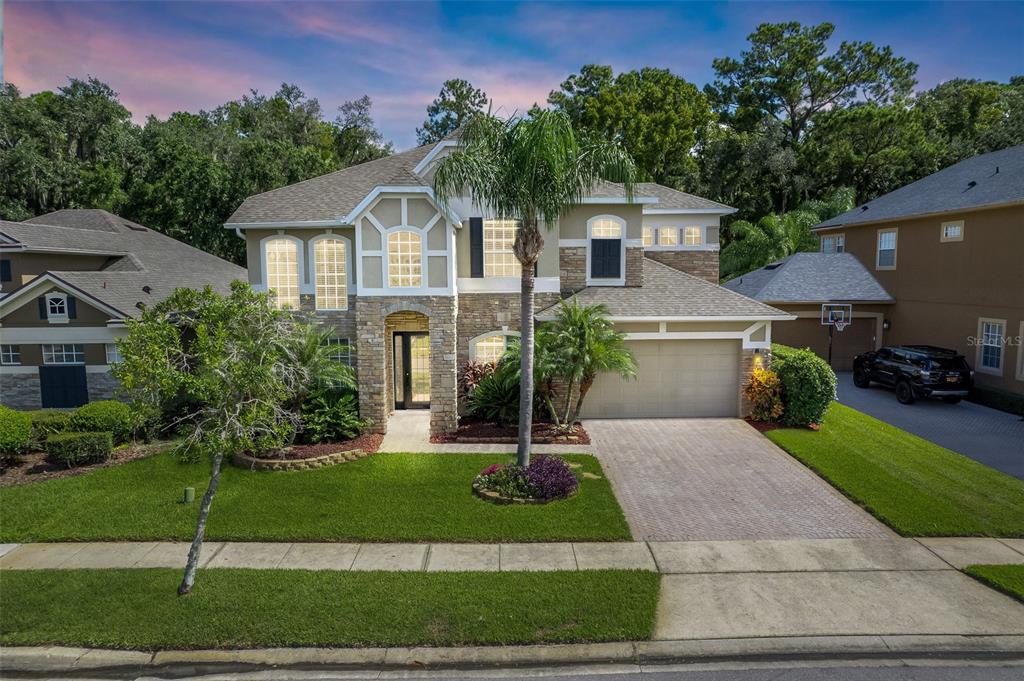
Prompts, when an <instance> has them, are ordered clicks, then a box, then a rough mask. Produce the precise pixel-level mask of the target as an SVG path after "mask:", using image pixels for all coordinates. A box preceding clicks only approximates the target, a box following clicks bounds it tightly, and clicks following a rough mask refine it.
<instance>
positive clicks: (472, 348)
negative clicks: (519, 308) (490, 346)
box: [469, 329, 519, 362]
mask: <svg viewBox="0 0 1024 681" xmlns="http://www.w3.org/2000/svg"><path fill="white" fill-rule="evenodd" d="M491 336H505V345H506V347H507V346H508V339H509V337H513V338H519V332H518V331H509V330H508V329H498V330H495V331H488V332H486V333H481V334H480V335H479V336H474V337H473V338H470V339H469V361H471V362H474V361H476V344H477V343H478V342H479V341H482V340H484V339H485V338H490V337H491Z"/></svg>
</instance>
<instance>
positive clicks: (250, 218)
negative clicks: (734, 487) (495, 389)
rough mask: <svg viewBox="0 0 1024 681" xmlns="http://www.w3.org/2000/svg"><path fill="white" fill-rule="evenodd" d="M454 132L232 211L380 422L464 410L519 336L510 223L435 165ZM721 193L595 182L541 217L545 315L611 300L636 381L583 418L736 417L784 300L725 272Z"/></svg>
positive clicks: (272, 279)
mask: <svg viewBox="0 0 1024 681" xmlns="http://www.w3.org/2000/svg"><path fill="white" fill-rule="evenodd" d="M456 145H457V142H456V141H454V140H445V141H442V142H439V143H437V144H432V145H426V146H422V147H418V148H416V149H412V150H410V151H406V152H403V153H399V154H395V155H393V156H390V157H387V158H383V159H379V160H376V161H370V162H368V163H363V164H361V165H357V166H353V167H350V168H345V169H344V170H340V171H337V172H334V173H331V174H328V175H324V176H321V177H317V178H313V179H310V180H306V181H304V182H299V183H297V184H294V185H290V186H287V187H282V188H280V189H276V190H273V191H270V192H266V193H263V194H258V195H255V196H251V197H249V198H248V199H246V200H245V201H244V202H243V203H242V205H241V206H240V207H239V208H238V210H237V211H236V212H235V213H234V214H233V215H232V216H231V217H230V219H229V220H228V222H227V224H226V227H227V228H229V229H233V230H235V231H236V232H237V233H238V235H239V236H241V237H243V238H244V239H245V240H246V245H247V251H248V268H249V280H250V282H251V283H252V285H253V286H254V287H256V288H258V289H261V290H269V291H272V292H273V293H274V296H275V300H276V302H277V304H278V305H281V306H286V305H287V306H290V307H292V308H294V309H297V310H301V311H302V312H304V313H307V314H308V315H310V316H311V317H312V318H314V319H316V320H317V321H318V322H319V323H321V324H324V325H327V326H329V327H330V328H332V329H333V330H334V334H335V338H336V340H337V343H338V344H339V346H344V347H346V348H347V351H345V352H346V355H345V357H343V359H346V360H347V361H350V362H352V364H353V365H354V366H355V367H356V370H357V374H358V380H359V398H360V409H361V412H362V414H363V415H364V416H367V417H370V418H372V419H373V420H374V423H375V428H376V429H377V430H379V431H382V432H383V431H386V429H387V421H388V416H389V414H390V413H391V412H392V410H394V409H408V408H417V407H419V408H424V407H429V409H430V413H431V417H430V421H431V429H432V431H433V432H444V431H450V430H452V429H454V428H455V427H456V425H457V422H458V387H457V381H458V377H459V372H460V370H461V369H462V367H463V366H465V364H466V363H467V362H468V361H470V360H494V359H496V358H498V357H500V355H501V354H502V353H503V352H504V350H505V347H506V344H507V343H508V339H509V338H511V337H515V336H517V335H518V334H519V313H520V300H519V287H520V266H519V263H518V262H517V261H516V259H515V256H514V255H513V253H512V243H513V240H514V238H515V230H516V223H515V222H513V221H510V220H506V219H502V216H496V215H488V214H487V213H486V211H484V210H481V209H480V208H478V207H475V206H473V205H472V204H471V203H470V202H469V201H468V200H463V201H454V202H451V203H450V204H449V206H448V208H447V209H445V208H442V207H441V205H440V204H439V203H438V202H437V201H436V200H435V198H434V195H433V191H432V189H431V179H432V173H433V170H434V168H435V167H436V163H437V161H438V160H439V159H441V158H443V156H444V155H445V154H447V153H449V151H450V150H451V149H452V148H454V147H455V146H456ZM732 210H733V209H731V208H729V207H728V206H723V205H721V204H718V203H715V202H713V201H708V200H706V199H702V198H699V197H696V196H692V195H689V194H685V193H683V192H678V191H675V190H672V189H669V188H667V187H661V186H658V185H651V184H641V185H639V186H638V187H637V188H636V192H635V195H634V196H633V197H632V200H628V199H627V197H626V196H625V193H624V192H623V190H622V187H620V186H618V185H615V184H611V183H600V184H599V185H598V186H596V187H594V189H593V191H592V192H591V194H590V195H589V196H588V197H587V198H586V199H585V200H584V201H583V203H582V204H581V205H579V206H578V207H577V208H575V209H574V210H572V211H571V212H569V213H568V214H567V215H565V216H563V217H562V218H561V219H560V220H559V221H558V224H555V225H549V226H547V228H546V231H545V234H544V238H545V244H544V248H543V251H542V253H541V256H540V261H539V262H538V265H537V283H536V295H537V305H536V309H537V310H539V311H540V312H539V313H538V319H540V320H543V319H544V318H546V317H547V316H550V310H546V308H551V306H553V305H554V304H556V303H557V301H558V300H560V299H561V298H563V297H567V296H570V295H574V294H575V295H577V296H578V297H579V298H580V299H581V300H583V301H584V302H601V303H604V304H606V305H607V306H608V308H609V311H610V314H611V316H612V319H613V320H614V322H615V324H616V326H617V327H618V328H619V329H621V330H622V331H623V332H625V333H626V334H627V339H628V343H629V345H630V347H631V348H632V349H633V351H634V353H635V354H636V356H637V359H638V362H639V366H640V371H639V378H638V380H636V381H623V380H621V379H618V378H613V377H602V378H601V379H600V380H599V381H598V383H597V384H596V385H595V386H594V388H593V390H592V392H591V395H590V397H588V400H587V404H586V412H585V414H586V415H587V416H591V417H594V416H604V417H615V416H623V417H624V416H736V415H739V414H741V413H742V412H743V409H744V407H743V404H742V397H741V387H742V385H743V383H744V379H745V377H746V376H747V374H748V373H749V371H750V368H751V366H752V365H753V363H754V362H755V356H756V355H759V354H760V353H761V352H763V351H765V350H766V349H767V348H768V347H769V343H770V341H771V324H772V322H773V321H774V320H779V319H790V318H792V317H791V316H790V315H787V314H785V313H783V312H780V311H779V310H777V309H774V308H772V307H770V306H768V305H764V304H761V303H758V302H755V301H753V300H750V299H749V298H746V297H744V296H742V295H739V294H736V293H733V292H731V291H728V290H726V289H724V288H722V287H720V286H718V284H717V280H718V225H719V219H720V217H721V216H722V215H726V214H728V213H730V212H732Z"/></svg>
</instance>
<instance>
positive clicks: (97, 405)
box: [68, 400, 136, 444]
mask: <svg viewBox="0 0 1024 681" xmlns="http://www.w3.org/2000/svg"><path fill="white" fill-rule="evenodd" d="M135 426H136V418H135V414H134V413H133V412H132V408H131V407H129V406H128V405H127V404H125V403H124V402H118V401H117V400H100V401H99V402H90V403H88V404H86V405H83V406H81V407H79V408H78V411H76V412H75V413H74V414H73V415H72V416H71V419H70V421H69V422H68V430H75V431H79V432H102V431H106V432H109V433H110V434H111V435H112V436H113V437H114V442H115V443H116V444H123V443H125V442H128V440H129V439H131V436H132V432H133V431H134V430H135Z"/></svg>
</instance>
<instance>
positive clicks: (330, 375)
mask: <svg viewBox="0 0 1024 681" xmlns="http://www.w3.org/2000/svg"><path fill="white" fill-rule="evenodd" d="M332 337H333V333H332V332H331V330H330V329H327V328H320V327H317V326H316V325H314V324H301V325H298V326H296V327H295V328H294V329H293V332H292V333H291V334H290V335H288V336H286V337H284V338H282V339H281V341H280V345H281V354H282V358H283V360H284V361H285V362H286V363H287V364H288V366H289V367H290V368H291V372H290V375H291V380H292V381H293V384H292V385H290V386H289V392H290V394H291V397H290V399H289V400H288V403H287V408H288V409H289V410H291V411H292V412H294V413H296V414H297V413H299V412H300V411H301V410H302V405H303V404H304V403H305V401H306V399H307V398H308V397H309V396H310V395H312V394H313V393H314V392H316V391H320V390H324V389H346V390H351V391H355V390H356V376H355V371H354V370H353V369H352V367H351V366H349V365H348V364H346V363H345V362H342V361H341V360H340V359H339V353H343V352H345V350H346V348H345V347H343V346H340V345H336V344H332V343H331V339H332Z"/></svg>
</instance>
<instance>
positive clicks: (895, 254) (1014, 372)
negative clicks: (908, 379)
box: [815, 145, 1024, 394]
mask: <svg viewBox="0 0 1024 681" xmlns="http://www.w3.org/2000/svg"><path fill="white" fill-rule="evenodd" d="M815 231H816V232H817V234H818V238H819V240H820V244H821V250H822V251H823V252H826V253H834V252H845V253H849V254H852V255H854V256H855V257H856V258H857V260H859V261H860V262H861V264H863V266H864V267H865V268H866V269H867V270H868V271H869V272H870V273H871V274H872V275H873V276H874V277H875V278H876V279H877V280H878V282H879V283H880V284H881V285H882V287H883V288H884V289H885V290H886V291H887V292H888V293H889V294H890V295H891V296H892V298H893V299H894V301H895V302H894V303H893V304H892V305H891V306H890V307H889V308H888V309H887V310H886V311H885V312H884V315H885V316H884V322H883V332H882V333H883V335H882V341H881V342H882V343H884V344H885V345H909V344H921V345H937V346H941V347H946V348H953V349H955V350H957V351H958V352H960V353H962V354H963V355H964V356H965V357H966V358H967V360H968V362H969V363H970V364H971V367H972V368H973V369H974V371H975V382H976V383H977V384H978V385H981V386H988V387H992V388H996V389H1001V390H1007V391H1010V392H1013V393H1018V394H1022V393H1024V345H1022V340H1024V145H1022V146H1016V147H1011V148H1008V149H1003V150H1002V151H996V152H992V153H989V154H983V155H981V156H976V157H974V158H970V159H967V160H965V161H962V162H960V163H957V164H956V165H953V166H950V167H948V168H946V169H944V170H941V171H939V172H937V173H935V174H933V175H929V176H928V177H925V178H923V179H921V180H918V181H917V182H914V183H913V184H909V185H907V186H905V187H902V188H900V189H897V190H896V191H893V192H890V193H888V194H885V195H884V196H880V197H878V198H877V199H875V200H873V201H869V202H868V203H866V204H864V205H862V206H858V207H856V208H854V209H853V210H851V211H848V212H846V213H843V214H842V215H839V216H837V217H835V218H833V219H831V220H826V221H825V222H823V223H821V224H820V225H818V226H817V227H815ZM854 310H855V311H856V310H857V306H856V305H855V306H854ZM856 325H857V320H856V319H855V320H854V326H856Z"/></svg>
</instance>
